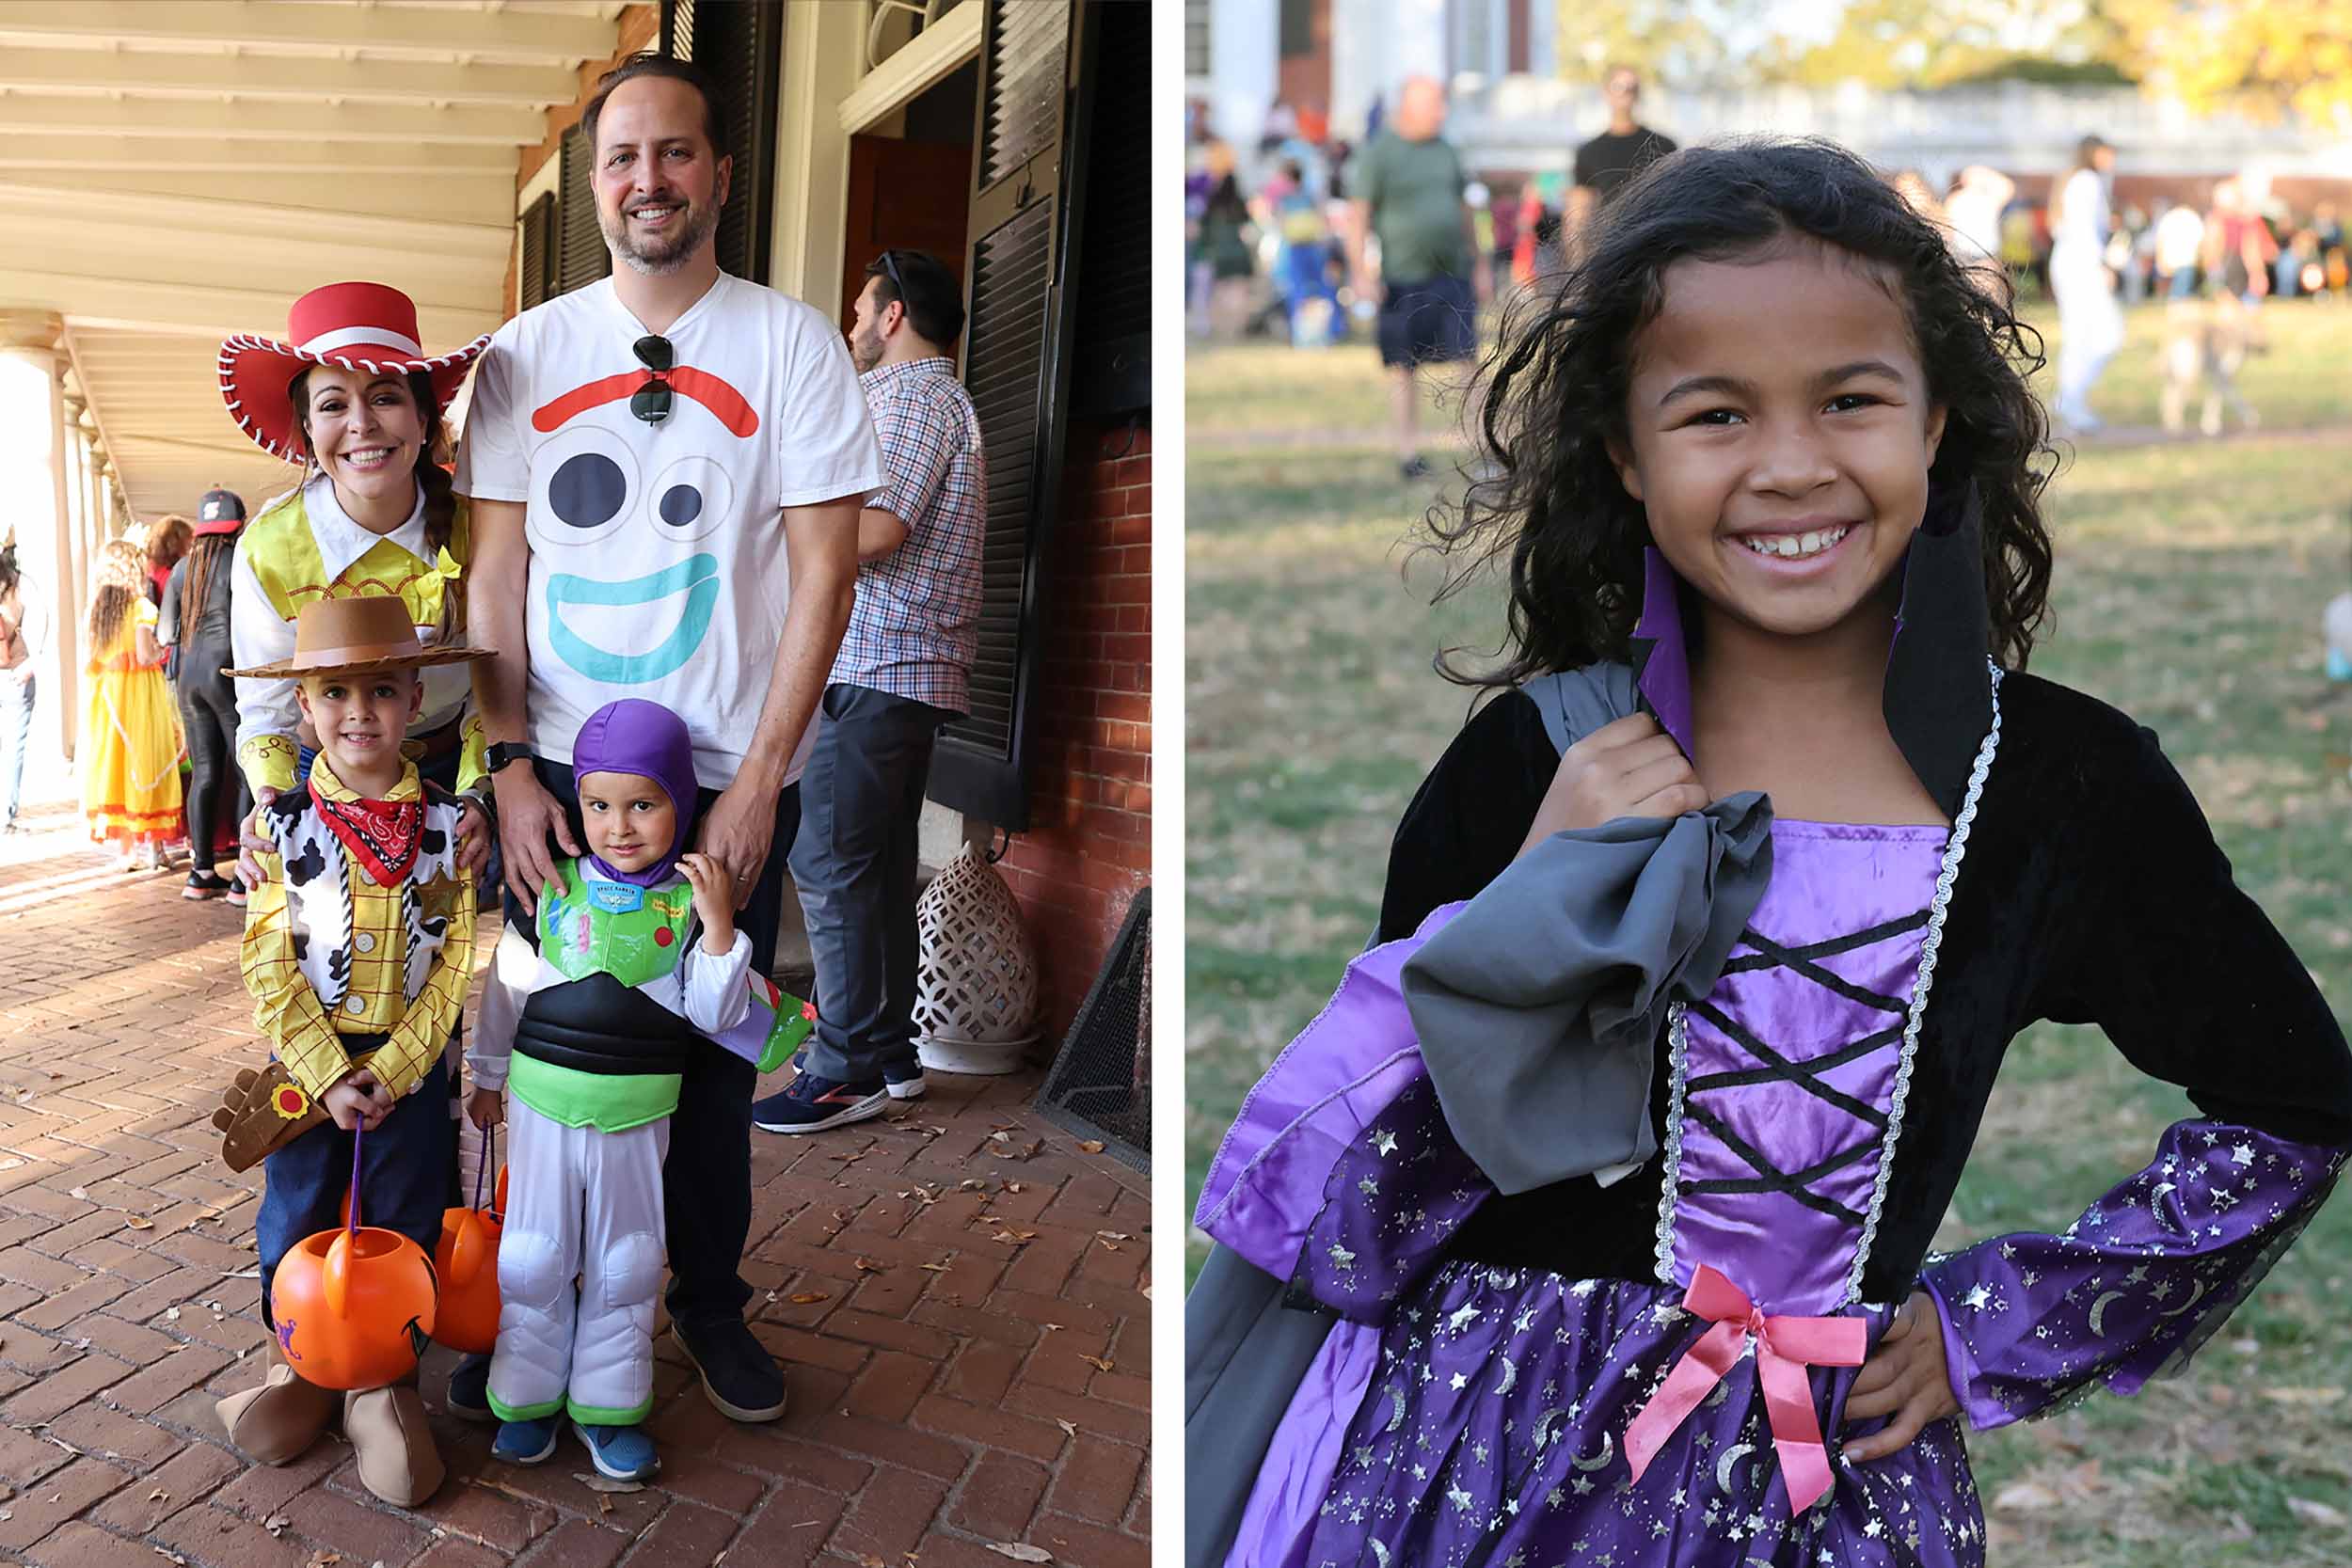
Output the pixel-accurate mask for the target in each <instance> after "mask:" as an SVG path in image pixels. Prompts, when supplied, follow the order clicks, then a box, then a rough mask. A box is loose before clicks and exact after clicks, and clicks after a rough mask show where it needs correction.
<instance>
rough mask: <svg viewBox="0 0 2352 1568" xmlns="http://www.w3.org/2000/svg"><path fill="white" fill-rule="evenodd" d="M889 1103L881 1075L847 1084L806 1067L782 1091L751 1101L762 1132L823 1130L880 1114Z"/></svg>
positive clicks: (757, 1124) (756, 1123) (753, 1122)
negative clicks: (821, 1076) (808, 1069)
mask: <svg viewBox="0 0 2352 1568" xmlns="http://www.w3.org/2000/svg"><path fill="white" fill-rule="evenodd" d="M889 1103H890V1091H889V1090H888V1089H887V1088H885V1087H884V1086H883V1085H882V1080H881V1079H880V1078H879V1077H876V1078H867V1079H864V1080H862V1081H860V1082H858V1083H853V1084H845V1083H843V1082H842V1081H841V1080H839V1079H837V1078H819V1077H818V1075H817V1074H815V1073H813V1072H809V1071H805V1070H803V1072H802V1073H801V1075H800V1076H799V1077H797V1078H795V1079H793V1080H792V1082H791V1084H790V1085H787V1087H786V1089H785V1091H784V1092H783V1093H782V1094H771V1095H770V1096H769V1097H768V1098H767V1099H765V1100H760V1101H753V1103H752V1125H753V1126H754V1127H756V1128H758V1129H759V1130H760V1131H761V1132H823V1131H825V1129H827V1128H829V1127H846V1126H848V1125H849V1124H850V1122H853V1121H864V1120H866V1118H867V1117H878V1116H881V1115H882V1111H883V1109H884V1108H885V1107H887V1106H888V1105H889Z"/></svg>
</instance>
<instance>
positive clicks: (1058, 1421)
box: [1054, 1416, 1078, 1437]
mask: <svg viewBox="0 0 2352 1568" xmlns="http://www.w3.org/2000/svg"><path fill="white" fill-rule="evenodd" d="M1054 1424H1055V1425H1056V1426H1057V1427H1059V1428H1061V1429H1062V1431H1064V1432H1066V1433H1070V1435H1071V1436H1073V1437H1075V1436H1077V1435H1078V1429H1077V1427H1076V1426H1074V1425H1073V1424H1072V1423H1071V1422H1069V1421H1066V1420H1063V1419H1062V1418H1060V1417H1058V1416H1057V1417H1056V1418H1054Z"/></svg>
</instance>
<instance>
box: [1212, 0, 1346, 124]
mask: <svg viewBox="0 0 2352 1568" xmlns="http://www.w3.org/2000/svg"><path fill="white" fill-rule="evenodd" d="M1341 8H1342V0H1332V15H1331V33H1332V38H1333V45H1334V47H1337V42H1338V38H1339V35H1340V32H1341V28H1340V10H1341ZM1280 28H1281V12H1280V8H1279V7H1277V6H1272V5H1269V4H1267V3H1266V0H1209V80H1210V82H1211V83H1213V84H1214V86H1213V87H1212V90H1211V93H1210V97H1209V129H1210V130H1212V131H1214V132H1216V134H1217V135H1219V136H1222V137H1223V138H1224V139H1225V140H1227V141H1229V142H1231V143H1232V144H1233V147H1234V149H1235V150H1244V149H1254V148H1255V147H1256V146H1257V145H1258V137H1259V135H1260V134H1261V133H1262V132H1263V131H1264V129H1265V113H1266V110H1268V109H1270V108H1272V107H1273V106H1274V98H1275V93H1276V91H1277V89H1278V87H1279V81H1280V71H1279V67H1280V63H1281V62H1280V59H1279V51H1280V49H1281V42H1282V40H1281V36H1280ZM1333 106H1334V107H1337V105H1336V104H1335V105H1333Z"/></svg>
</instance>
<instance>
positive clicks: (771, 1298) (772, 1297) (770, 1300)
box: [768, 1291, 776, 1305]
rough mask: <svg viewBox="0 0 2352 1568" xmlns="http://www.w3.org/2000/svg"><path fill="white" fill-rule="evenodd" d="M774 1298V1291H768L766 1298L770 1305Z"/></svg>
mask: <svg viewBox="0 0 2352 1568" xmlns="http://www.w3.org/2000/svg"><path fill="white" fill-rule="evenodd" d="M775 1299H776V1292H775V1291H769V1292H768V1300H769V1302H770V1303H771V1305H772V1304H773V1303H774V1301H775Z"/></svg>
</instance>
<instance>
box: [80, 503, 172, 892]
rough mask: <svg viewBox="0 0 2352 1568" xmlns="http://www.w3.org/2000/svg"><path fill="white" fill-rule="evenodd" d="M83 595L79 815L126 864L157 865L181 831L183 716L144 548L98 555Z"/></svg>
mask: <svg viewBox="0 0 2352 1568" xmlns="http://www.w3.org/2000/svg"><path fill="white" fill-rule="evenodd" d="M97 577H98V586H97V588H96V590H95V592H93V593H92V594H91V595H90V607H89V661H88V663H87V665H86V666H84V669H83V673H84V674H85V675H86V676H87V677H88V680H89V706H88V709H87V712H86V713H85V714H84V716H83V720H82V736H81V760H82V815H83V816H87V817H88V818H89V829H90V836H91V837H92V838H94V839H97V840H100V841H101V842H106V843H112V844H113V845H114V846H115V847H117V848H119V850H121V852H122V855H123V860H124V864H125V867H126V869H127V868H129V867H130V866H143V867H146V868H149V869H153V868H155V867H157V866H160V865H161V864H162V863H163V851H164V846H165V845H166V844H168V843H169V842H171V841H172V840H173V839H176V838H178V837H179V836H180V833H181V804H182V797H181V793H180V750H181V747H180V721H179V719H178V717H177V716H176V715H175V714H174V713H173V712H172V708H171V691H170V689H169V688H168V687H167V686H166V685H165V683H164V672H163V650H162V648H161V647H160V646H158V644H157V643H156V641H155V607H154V605H153V604H152V603H151V602H150V601H149V599H148V597H147V552H146V550H144V549H142V548H141V547H140V546H138V545H136V544H135V543H133V542H132V541H131V540H129V539H118V540H116V541H114V542H113V543H112V544H110V545H108V546H106V547H105V548H104V549H103V551H102V552H100V555H99V558H98V569H97Z"/></svg>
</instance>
